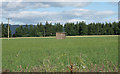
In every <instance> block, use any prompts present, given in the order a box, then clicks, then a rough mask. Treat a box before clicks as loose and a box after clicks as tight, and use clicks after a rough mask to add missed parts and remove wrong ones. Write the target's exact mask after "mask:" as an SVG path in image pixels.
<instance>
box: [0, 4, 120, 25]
mask: <svg viewBox="0 0 120 74" xmlns="http://www.w3.org/2000/svg"><path fill="white" fill-rule="evenodd" d="M0 7H1V9H0V11H1V10H2V15H0V16H2V19H0V21H1V22H2V21H3V22H7V20H6V18H7V17H10V18H12V19H11V20H10V23H11V24H20V25H21V24H37V23H39V22H42V23H44V22H45V21H48V22H52V23H55V22H61V23H65V22H77V21H85V22H87V23H90V22H114V21H117V20H118V3H117V2H116V3H111V2H3V3H2V5H1V4H0Z"/></svg>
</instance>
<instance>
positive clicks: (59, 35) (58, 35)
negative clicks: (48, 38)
mask: <svg viewBox="0 0 120 74" xmlns="http://www.w3.org/2000/svg"><path fill="white" fill-rule="evenodd" d="M65 38H66V33H65V32H56V39H65Z"/></svg>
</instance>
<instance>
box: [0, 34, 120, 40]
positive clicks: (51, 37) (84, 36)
mask: <svg viewBox="0 0 120 74" xmlns="http://www.w3.org/2000/svg"><path fill="white" fill-rule="evenodd" d="M111 36H113V37H114V36H119V35H84V36H66V37H111ZM24 38H56V37H55V36H51V37H12V38H9V39H24ZM0 39H8V38H0Z"/></svg>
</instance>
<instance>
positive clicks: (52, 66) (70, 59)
mask: <svg viewBox="0 0 120 74" xmlns="http://www.w3.org/2000/svg"><path fill="white" fill-rule="evenodd" d="M2 48H3V49H2V54H3V55H2V58H3V60H2V68H3V70H8V71H11V72H14V71H15V72H16V71H17V72H23V71H24V72H45V71H46V72H50V71H52V72H66V71H70V67H71V66H73V71H79V72H83V71H93V72H96V71H111V72H112V71H117V69H118V68H117V65H118V36H100V37H99V36H92V37H90V36H86V37H67V38H66V39H63V40H57V39H55V37H51V38H49V37H48V38H16V39H10V40H7V39H3V40H2Z"/></svg>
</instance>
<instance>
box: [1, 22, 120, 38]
mask: <svg viewBox="0 0 120 74" xmlns="http://www.w3.org/2000/svg"><path fill="white" fill-rule="evenodd" d="M1 25H2V37H7V35H8V34H7V26H4V24H3V23H1ZM56 32H66V34H67V35H68V36H75V35H119V34H120V22H113V23H107V22H106V23H90V24H86V23H85V22H83V21H82V22H76V23H69V22H67V23H65V24H64V26H63V24H60V23H55V24H54V25H53V24H52V23H48V22H47V21H46V23H45V25H43V24H42V23H41V22H40V23H38V24H37V25H32V24H31V25H30V27H28V25H27V24H26V26H25V27H23V26H22V25H21V26H19V27H17V28H16V32H15V34H14V35H13V37H40V36H55V35H56ZM10 36H11V30H10Z"/></svg>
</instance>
